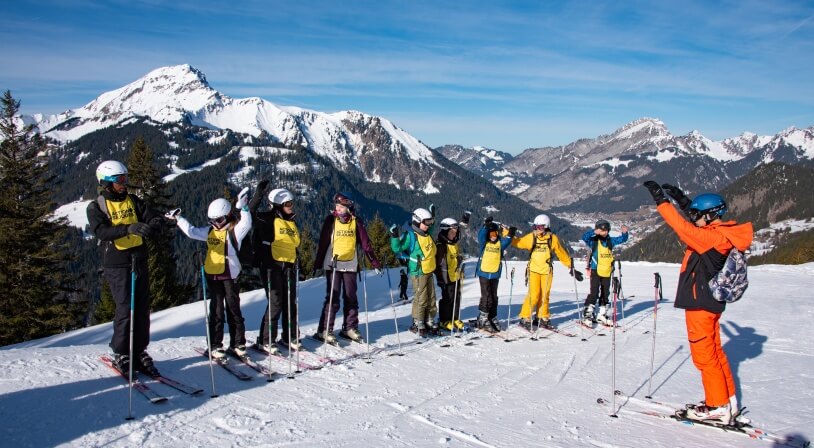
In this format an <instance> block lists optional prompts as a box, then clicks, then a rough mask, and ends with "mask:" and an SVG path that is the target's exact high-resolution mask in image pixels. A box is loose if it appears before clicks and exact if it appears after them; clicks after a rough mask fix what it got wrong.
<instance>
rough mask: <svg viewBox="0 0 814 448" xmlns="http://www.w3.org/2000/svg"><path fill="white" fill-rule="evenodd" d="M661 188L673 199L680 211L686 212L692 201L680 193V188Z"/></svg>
mask: <svg viewBox="0 0 814 448" xmlns="http://www.w3.org/2000/svg"><path fill="white" fill-rule="evenodd" d="M661 188H662V189H663V190H664V191H665V192H666V193H667V194H668V195H669V196H670V197H671V198H673V199H675V201H676V204H678V207H679V208H680V209H681V210H687V209H688V208H689V207H690V204H691V203H692V201H691V200H690V198H688V197H687V195H686V194H684V192H683V191H681V189H680V188H678V187H676V186H674V185H670V184H661Z"/></svg>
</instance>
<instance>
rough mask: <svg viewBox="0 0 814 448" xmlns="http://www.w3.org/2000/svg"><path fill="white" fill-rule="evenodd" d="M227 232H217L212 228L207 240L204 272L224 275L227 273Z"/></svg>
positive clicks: (224, 230) (225, 230)
mask: <svg viewBox="0 0 814 448" xmlns="http://www.w3.org/2000/svg"><path fill="white" fill-rule="evenodd" d="M226 232H228V230H227V229H223V230H216V229H215V228H212V229H211V230H210V231H209V235H208V236H207V238H206V261H204V271H205V272H206V273H207V274H212V275H214V274H223V273H224V272H226Z"/></svg>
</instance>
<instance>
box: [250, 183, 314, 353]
mask: <svg viewBox="0 0 814 448" xmlns="http://www.w3.org/2000/svg"><path fill="white" fill-rule="evenodd" d="M267 188H268V181H262V182H261V183H260V184H258V186H257V189H258V193H260V194H255V195H254V197H252V201H251V203H250V204H249V210H250V211H251V212H252V221H253V222H254V229H255V233H256V234H257V235H256V237H255V239H256V241H254V243H255V247H254V252H255V254H258V263H259V265H260V278H261V279H262V280H263V284H264V287H265V288H266V289H267V294H268V299H269V305H267V307H266V312H265V313H263V319H262V321H261V322H260V335H259V336H258V338H257V342H256V343H255V348H257V349H258V350H260V351H265V352H268V353H272V354H276V353H279V350H277V348H276V347H275V346H274V342H275V341H276V340H277V321H278V320H279V319H280V318H281V317H282V335H281V343H282V344H283V345H284V346H287V347H288V348H289V349H290V350H299V349H300V348H301V347H302V344H301V343H300V335H299V327H298V325H297V271H298V269H297V266H298V258H297V248H298V247H299V246H300V231H299V229H298V228H297V223H296V222H295V221H294V217H295V216H296V215H295V213H294V195H293V194H291V192H290V191H288V190H286V189H285V188H277V189H275V190H272V191H271V192H270V193H269V194H268V200H269V203H271V210H269V211H265V212H260V211H258V209H259V208H260V203H261V202H262V200H263V194H262V193H263V192H265V190H266V189H267ZM302 275H303V273H302V272H300V277H302Z"/></svg>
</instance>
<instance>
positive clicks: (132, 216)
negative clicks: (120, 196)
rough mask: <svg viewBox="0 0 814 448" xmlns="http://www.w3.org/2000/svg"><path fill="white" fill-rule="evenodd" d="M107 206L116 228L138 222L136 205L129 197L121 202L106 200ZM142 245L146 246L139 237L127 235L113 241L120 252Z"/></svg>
mask: <svg viewBox="0 0 814 448" xmlns="http://www.w3.org/2000/svg"><path fill="white" fill-rule="evenodd" d="M105 205H107V213H108V214H109V215H110V221H111V222H112V223H113V225H114V226H118V225H123V224H135V223H137V222H138V217H137V216H136V204H134V203H133V199H131V198H130V196H127V199H125V200H123V201H121V202H114V201H108V200H105ZM142 244H144V241H143V240H142V239H141V237H140V236H138V235H127V236H123V237H121V238H118V239H115V240H113V245H114V246H116V249H119V250H126V249H130V248H133V247H138V246H141V245H142Z"/></svg>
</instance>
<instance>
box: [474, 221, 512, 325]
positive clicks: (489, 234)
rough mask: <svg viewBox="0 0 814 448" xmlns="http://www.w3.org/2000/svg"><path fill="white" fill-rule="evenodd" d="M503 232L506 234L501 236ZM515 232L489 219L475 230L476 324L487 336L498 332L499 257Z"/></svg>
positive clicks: (500, 266)
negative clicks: (477, 293)
mask: <svg viewBox="0 0 814 448" xmlns="http://www.w3.org/2000/svg"><path fill="white" fill-rule="evenodd" d="M504 230H505V231H506V234H505V235H502V234H503V233H504V232H503V231H504ZM515 233H517V228H516V227H508V228H506V227H501V226H500V225H498V224H497V223H496V222H494V220H493V219H492V217H491V216H488V217H487V218H486V219H485V220H484V222H483V226H482V227H481V228H480V230H479V231H478V247H479V249H480V258H478V266H477V270H476V272H477V275H478V281H479V282H480V303H479V304H478V320H477V325H478V328H479V329H482V330H486V331H488V332H489V333H497V332H499V331H500V320H498V318H497V304H498V297H497V287H498V284H499V283H500V273H501V271H502V270H503V263H502V262H503V257H504V254H505V252H506V249H507V248H508V247H509V245H510V244H511V243H512V238H513V237H514V235H515Z"/></svg>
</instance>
